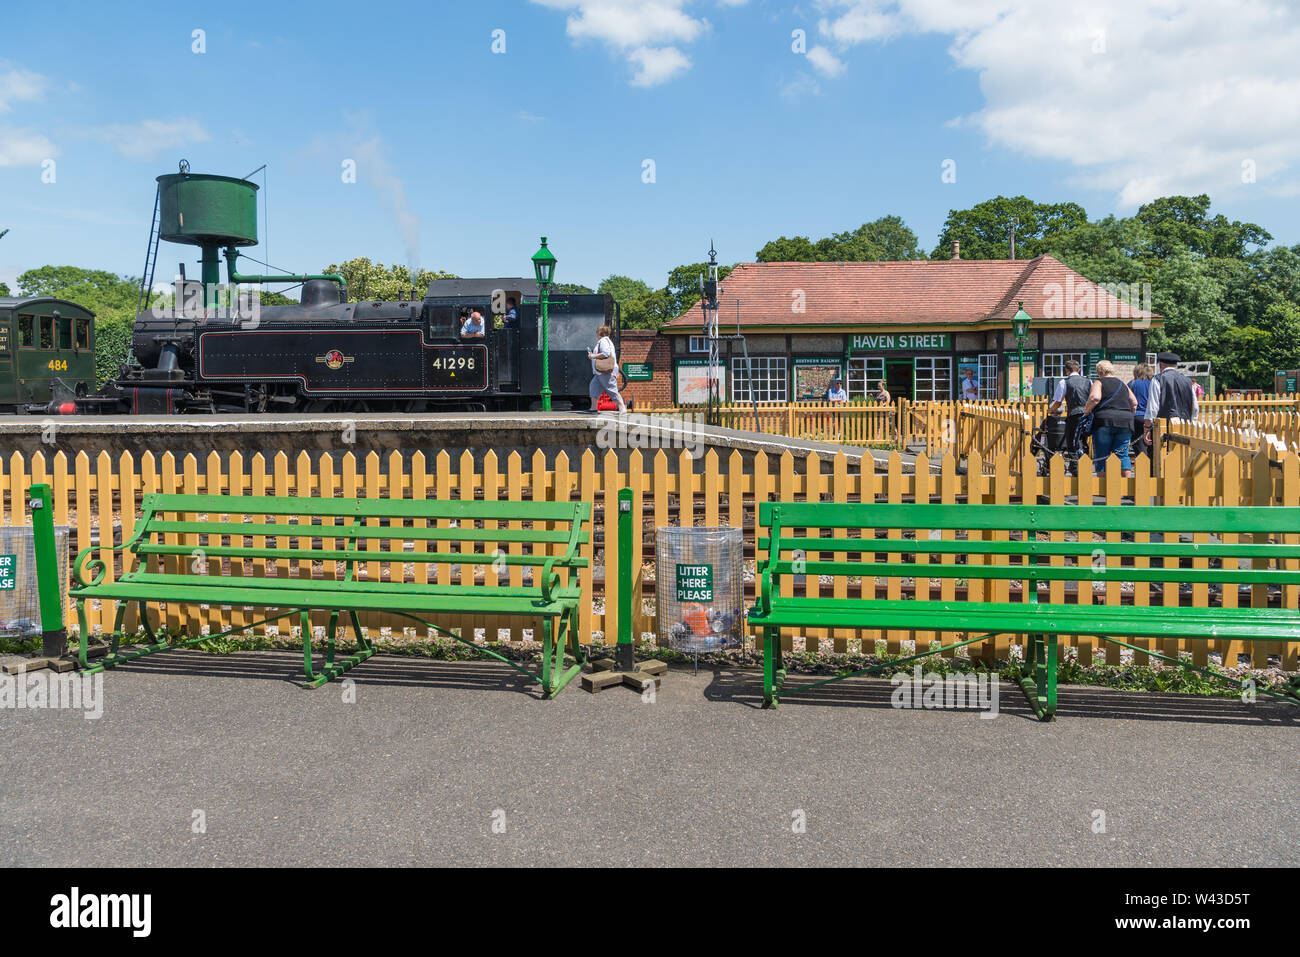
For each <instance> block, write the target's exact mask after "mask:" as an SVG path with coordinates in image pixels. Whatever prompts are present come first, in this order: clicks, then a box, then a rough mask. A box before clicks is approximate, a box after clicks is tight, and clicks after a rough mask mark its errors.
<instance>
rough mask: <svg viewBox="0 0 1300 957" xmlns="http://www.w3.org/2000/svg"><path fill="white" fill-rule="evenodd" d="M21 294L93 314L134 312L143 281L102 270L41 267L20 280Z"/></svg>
mask: <svg viewBox="0 0 1300 957" xmlns="http://www.w3.org/2000/svg"><path fill="white" fill-rule="evenodd" d="M18 291H19V293H20V294H21V295H24V296H53V297H55V298H57V299H67V300H68V301H69V302H75V303H76V304H77V305H79V306H85V307H86V308H87V309H90V310H93V311H94V312H100V311H103V310H109V309H132V310H134V309H135V307H136V304H137V303H138V302H139V298H140V280H139V279H136V278H134V277H132V276H119V275H117V273H111V272H106V271H104V270H102V269H82V268H81V267H79V266H41V267H39V268H38V269H29V270H27V271H26V272H25V273H23V274H22V275H20V276H19V277H18Z"/></svg>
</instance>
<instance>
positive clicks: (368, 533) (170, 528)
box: [145, 513, 588, 544]
mask: <svg viewBox="0 0 1300 957" xmlns="http://www.w3.org/2000/svg"><path fill="white" fill-rule="evenodd" d="M155 514H156V513H155ZM360 517H361V518H370V517H371V516H368V515H363V516H360ZM501 521H506V519H501ZM145 531H146V534H151V533H156V534H164V533H179V534H185V535H265V536H266V537H268V538H284V537H288V538H300V537H301V538H308V537H311V538H343V539H349V540H356V539H376V540H383V539H402V538H404V539H410V540H412V541H474V542H505V543H511V542H522V543H524V544H529V543H539V544H549V543H564V542H567V541H569V540H570V538H572V537H573V536H572V533H570V532H567V531H561V530H559V529H556V530H553V531H548V530H545V529H536V528H499V529H497V528H401V527H393V526H380V525H283V524H276V523H267V522H179V521H171V520H164V519H158V518H155V519H153V520H152V521H151V522H150V523H149V524H148V526H147V528H146V530H145ZM587 538H588V534H587V533H586V532H579V533H578V535H577V541H578V542H579V543H585V542H586V541H587Z"/></svg>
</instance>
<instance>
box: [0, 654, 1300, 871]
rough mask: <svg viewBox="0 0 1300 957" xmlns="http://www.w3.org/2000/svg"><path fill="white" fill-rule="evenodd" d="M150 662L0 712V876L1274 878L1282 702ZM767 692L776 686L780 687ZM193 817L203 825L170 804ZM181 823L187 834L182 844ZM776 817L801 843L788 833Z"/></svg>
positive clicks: (1297, 763) (1291, 765)
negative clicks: (595, 685)
mask: <svg viewBox="0 0 1300 957" xmlns="http://www.w3.org/2000/svg"><path fill="white" fill-rule="evenodd" d="M300 669H301V658H300V657H299V656H295V655H293V654H291V653H286V652H240V653H237V654H234V655H229V656H224V657H219V656H212V655H207V654H203V653H201V652H196V651H177V652H171V653H167V654H160V655H156V656H153V657H151V658H147V659H143V660H142V661H139V662H134V663H131V664H129V665H126V666H123V667H121V668H119V669H117V670H115V671H113V672H110V673H108V674H106V675H105V676H104V682H103V715H102V717H101V718H99V719H97V720H87V719H86V718H85V717H84V715H83V713H82V712H81V711H71V710H69V711H55V710H28V709H23V710H19V709H0V741H3V743H4V747H3V749H0V864H2V865H4V866H15V865H19V866H23V865H27V866H32V865H66V866H107V865H180V866H231V865H325V866H337V865H348V864H356V865H383V866H400V865H458V866H477V865H528V864H533V865H560V864H566V865H567V864H576V865H615V866H637V867H643V866H646V865H696V864H703V865H728V864H730V865H775V864H795V865H810V864H827V865H918V866H931V865H989V866H1006V865H1010V866H1017V865H1054V866H1067V867H1096V866H1101V867H1105V866H1118V865H1127V866H1133V865H1136V866H1144V865H1163V866H1170V865H1172V866H1190V865H1209V866H1225V867H1231V866H1251V865H1294V864H1295V863H1296V861H1297V859H1298V857H1300V855H1298V854H1297V841H1296V833H1297V830H1298V829H1300V828H1298V825H1300V804H1298V803H1297V801H1296V793H1297V783H1300V749H1298V748H1297V742H1300V737H1298V736H1297V731H1298V730H1300V720H1298V719H1300V709H1296V708H1294V707H1291V706H1289V705H1286V704H1281V703H1273V702H1262V703H1259V704H1254V705H1245V704H1242V703H1241V702H1240V701H1237V700H1235V699H1206V698H1193V697H1186V696H1180V695H1160V694H1145V693H1143V694H1137V693H1132V694H1130V693H1124V692H1115V691H1111V690H1105V689H1089V688H1072V687H1068V686H1067V687H1063V688H1062V689H1061V696H1060V710H1059V717H1058V720H1057V721H1056V722H1054V723H1050V724H1042V723H1040V722H1038V721H1036V720H1034V718H1033V716H1032V715H1031V713H1030V712H1029V710H1028V706H1027V704H1026V702H1025V701H1024V699H1023V697H1022V696H1021V694H1020V691H1019V689H1018V687H1016V686H1014V685H1012V684H1010V683H1008V682H1003V683H1002V685H1001V687H1000V700H999V714H998V716H997V717H996V718H994V719H991V720H990V719H982V718H980V717H979V715H978V713H976V712H974V711H923V710H901V709H895V708H893V707H892V706H891V705H890V692H891V686H890V684H889V682H888V681H885V680H877V679H853V680H850V681H846V682H841V683H839V684H835V685H831V686H829V687H828V688H825V689H822V690H821V691H820V692H817V693H813V694H810V695H808V696H807V697H806V698H803V699H800V698H798V697H791V698H788V699H786V700H785V701H784V702H783V703H782V705H781V707H780V708H779V709H778V710H776V711H764V710H762V709H761V708H760V707H759V705H760V703H761V690H762V686H761V675H760V674H759V673H758V672H757V671H752V670H736V669H731V668H721V669H717V670H713V669H708V668H701V670H700V672H699V674H698V675H696V674H693V673H692V671H691V669H690V668H684V669H683V668H674V669H671V670H670V671H669V673H668V675H667V676H666V677H665V680H664V683H663V686H662V688H661V689H660V691H659V693H658V694H657V695H656V696H655V699H654V700H653V701H651V702H648V701H644V700H643V699H642V696H641V695H639V694H638V693H637V692H635V691H633V690H631V689H628V688H623V687H615V688H610V689H607V690H605V691H602V692H600V693H599V694H596V695H589V694H588V693H586V692H585V691H583V690H582V689H581V688H580V687H579V686H578V683H577V681H576V680H575V682H574V683H573V684H572V685H570V686H569V688H567V689H566V690H565V691H564V692H563V693H562V694H561V695H560V696H559V697H558V698H557V699H555V700H553V701H545V700H541V699H540V698H539V696H538V692H537V689H538V687H539V686H538V685H536V684H535V683H532V682H529V681H528V680H527V679H525V678H523V677H522V676H519V675H518V674H517V673H516V672H513V671H511V670H510V669H509V668H507V667H505V666H504V665H499V664H497V663H495V662H492V663H489V662H467V663H451V662H437V661H429V660H421V659H410V658H399V657H391V656H380V657H375V658H372V659H371V660H369V661H367V662H365V663H363V664H362V665H360V666H359V667H358V668H356V669H355V670H354V671H352V672H350V673H349V675H348V677H350V678H352V679H354V680H355V686H353V687H352V689H351V690H352V692H354V694H355V701H354V702H347V701H345V700H344V698H345V691H346V690H347V689H346V687H345V686H344V685H342V684H341V683H339V682H335V683H333V684H330V685H327V686H325V687H323V688H320V689H316V690H308V689H305V688H304V687H302V685H301V683H300V679H301V670H300ZM800 680H801V679H799V678H798V676H793V677H792V678H791V680H790V684H791V685H792V686H793V685H795V684H797V683H799V682H800ZM196 812H201V816H200V815H199V814H198V813H196ZM198 823H201V824H202V825H203V826H202V827H199V826H198ZM801 825H802V826H801Z"/></svg>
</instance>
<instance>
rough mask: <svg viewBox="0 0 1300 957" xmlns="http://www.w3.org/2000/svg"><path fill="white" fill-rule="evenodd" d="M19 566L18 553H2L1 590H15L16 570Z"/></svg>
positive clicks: (0, 569) (0, 560) (0, 563)
mask: <svg viewBox="0 0 1300 957" xmlns="http://www.w3.org/2000/svg"><path fill="white" fill-rule="evenodd" d="M17 566H18V556H17V555H0V591H13V590H14V584H15V582H16V579H15V577H14V570H15V569H16V568H17Z"/></svg>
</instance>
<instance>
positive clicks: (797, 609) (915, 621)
mask: <svg viewBox="0 0 1300 957" xmlns="http://www.w3.org/2000/svg"><path fill="white" fill-rule="evenodd" d="M1135 612H1141V613H1140V614H1135ZM814 616H815V617H814ZM750 622H751V624H755V625H760V626H786V625H801V624H807V623H809V622H816V624H817V625H818V626H826V627H848V628H882V629H884V628H894V629H901V630H908V631H933V630H935V629H936V628H938V629H941V630H944V631H961V632H975V633H978V632H990V633H1000V634H1032V633H1047V634H1079V635H1098V636H1106V635H1109V636H1114V635H1125V636H1130V637H1135V638H1164V637H1200V638H1241V639H1250V640H1253V641H1278V642H1285V641H1297V640H1300V612H1297V611H1294V610H1292V609H1286V608H1233V609H1220V608H1176V607H1170V608H1164V607H1159V606H1152V607H1148V608H1140V609H1139V608H1133V607H1132V606H1117V605H1050V604H1030V603H1028V602H1026V603H1023V604H1017V603H994V602H984V603H981V604H974V603H969V602H942V601H924V602H923V601H906V602H902V601H900V602H889V601H873V600H870V599H862V600H853V599H838V600H837V599H816V598H807V599H780V600H774V601H773V604H772V610H771V612H770V614H767V615H764V614H763V613H762V612H761V611H759V610H757V609H756V610H755V611H754V612H752V613H751V615H750Z"/></svg>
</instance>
